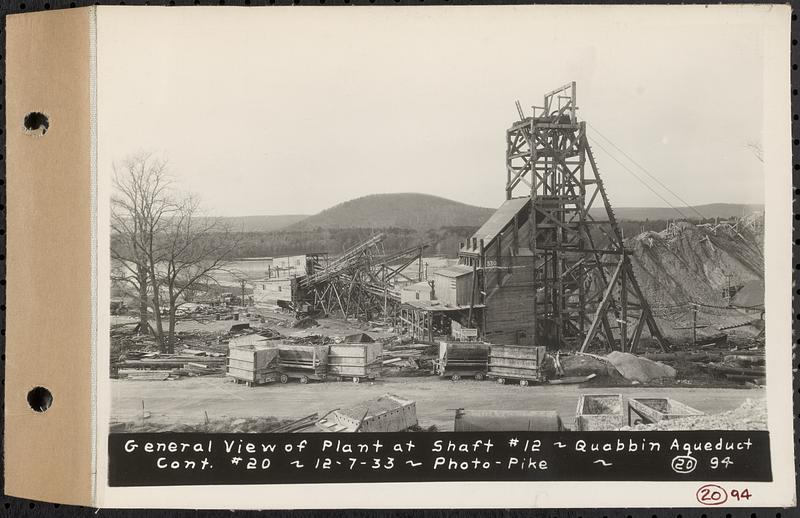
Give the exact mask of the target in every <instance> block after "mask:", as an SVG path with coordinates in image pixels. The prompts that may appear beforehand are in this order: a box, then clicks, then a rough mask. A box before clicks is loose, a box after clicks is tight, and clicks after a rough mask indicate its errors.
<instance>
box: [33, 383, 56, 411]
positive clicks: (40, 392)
mask: <svg viewBox="0 0 800 518" xmlns="http://www.w3.org/2000/svg"><path fill="white" fill-rule="evenodd" d="M52 404H53V394H51V393H50V391H49V390H47V389H46V388H44V387H34V388H32V389H31V390H30V391H28V405H30V407H31V409H32V410H34V411H36V412H46V411H47V409H48V408H50V406H51V405H52Z"/></svg>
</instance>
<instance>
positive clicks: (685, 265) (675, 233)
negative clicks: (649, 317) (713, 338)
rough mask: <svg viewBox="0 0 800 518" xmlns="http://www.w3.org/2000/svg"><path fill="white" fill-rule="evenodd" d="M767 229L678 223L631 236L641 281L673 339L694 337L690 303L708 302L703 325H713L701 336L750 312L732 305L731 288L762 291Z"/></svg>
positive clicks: (633, 258) (664, 329)
mask: <svg viewBox="0 0 800 518" xmlns="http://www.w3.org/2000/svg"><path fill="white" fill-rule="evenodd" d="M762 229H763V226H758V225H753V226H749V225H748V224H747V223H746V221H744V220H743V222H740V223H736V224H732V225H728V224H719V225H694V224H692V223H689V222H678V223H675V224H674V225H671V226H670V228H669V229H667V230H664V231H662V232H645V233H643V234H640V235H638V236H635V237H633V238H630V239H628V240H626V243H625V244H626V248H629V249H630V250H631V251H632V253H631V255H630V258H631V263H632V265H633V271H634V274H635V276H636V279H637V281H638V283H639V285H640V286H641V288H642V292H643V293H644V296H645V298H646V299H647V301H648V302H649V303H650V305H651V306H652V309H653V313H654V315H655V317H656V319H657V320H658V321H659V323H660V324H661V329H662V332H664V333H665V335H666V336H667V338H678V339H681V340H686V339H688V338H689V337H690V336H691V330H688V331H687V329H686V328H687V327H689V326H691V325H692V313H691V308H690V307H689V306H688V303H690V302H695V303H699V304H703V305H704V306H701V308H700V309H701V311H702V312H701V314H700V315H699V317H698V323H699V324H702V323H705V322H710V323H712V324H713V325H709V326H708V327H701V328H700V329H699V330H698V332H697V333H698V337H699V338H705V337H706V336H707V335H708V334H709V333H710V334H712V335H713V334H716V333H718V328H719V327H724V326H726V325H734V324H738V323H740V322H741V321H742V319H743V317H747V316H748V315H747V313H746V311H744V310H742V309H736V308H728V306H729V302H730V298H727V297H726V291H727V290H728V288H729V287H738V286H743V285H744V286H751V287H750V288H749V291H750V292H752V291H758V289H759V281H761V282H763V279H764V257H763V252H762V249H763V245H762V243H763V230H762ZM761 286H763V284H761ZM756 295H757V293H756V294H754V293H750V295H749V296H748V297H747V300H757V299H758V297H757V296H756ZM757 316H758V315H755V317H757ZM750 318H754V317H753V316H751V317H750ZM745 320H746V318H745ZM737 333H740V334H744V335H745V336H746V335H747V333H751V334H757V333H758V330H755V329H751V328H749V327H742V328H739V329H738V330H737Z"/></svg>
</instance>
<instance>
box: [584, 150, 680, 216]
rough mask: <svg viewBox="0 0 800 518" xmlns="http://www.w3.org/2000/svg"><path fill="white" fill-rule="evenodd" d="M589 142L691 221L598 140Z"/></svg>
mask: <svg viewBox="0 0 800 518" xmlns="http://www.w3.org/2000/svg"><path fill="white" fill-rule="evenodd" d="M589 140H591V141H592V143H593V144H594V145H596V146H597V147H599V148H600V149H602V150H603V151H604V152H605V153H606V154H607V155H608V156H609V157H610V158H611V159H612V160H614V161H615V162H616V163H618V164H619V165H620V166H622V167H623V168H624V169H625V170H626V171H628V172H629V173H630V174H631V175H632V176H633V177H634V178H636V179H637V180H639V182H641V184H642V185H644V186H645V187H647V188H648V189H650V192H652V193H653V194H655V195H656V196H658V197H659V198H661V201H663V202H664V203H666V204H667V205H669V206H670V207H671V208H672V209H673V210H674V211H675V212H677V213H678V214H680V215H681V217H683V218H686V219H689V217H688V216H687V215H686V214H684V213H683V211H681V210H680V209H679V208H678V207H676V206H675V205H673V204H671V203H670V202H669V201H667V200H666V198H664V197H663V196H661V195H660V194H659V193H658V192H657V191H656V190H655V189H653V188H652V187H650V184H648V183H647V182H645V181H644V180H642V178H640V177H639V175H637V174H636V173H634V172H633V170H631V169H630V168H629V167H628V166H626V165H625V164H623V163H622V162H620V161H619V159H617V157H615V156H614V155H612V154H611V152H609V151H608V150H607V149H606V148H604V147H603V146H602V145H601V144H600V143H599V142H598V141H597V140H596V139H594V138H592V137H589Z"/></svg>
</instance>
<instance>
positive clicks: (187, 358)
mask: <svg viewBox="0 0 800 518" xmlns="http://www.w3.org/2000/svg"><path fill="white" fill-rule="evenodd" d="M115 367H116V368H117V369H118V372H119V374H120V375H122V373H123V372H128V371H130V370H140V371H175V372H173V374H189V375H192V374H194V375H198V374H203V375H205V374H219V373H221V372H223V369H224V368H225V357H224V356H199V355H196V354H154V353H149V354H146V355H143V356H141V357H139V358H138V359H133V358H126V359H125V360H122V361H120V362H117V363H116V365H115ZM129 377H130V376H129Z"/></svg>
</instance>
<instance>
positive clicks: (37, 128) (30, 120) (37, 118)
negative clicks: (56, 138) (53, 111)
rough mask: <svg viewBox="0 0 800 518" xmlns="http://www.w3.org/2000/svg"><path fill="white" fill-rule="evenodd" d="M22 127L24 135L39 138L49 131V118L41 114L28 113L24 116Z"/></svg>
mask: <svg viewBox="0 0 800 518" xmlns="http://www.w3.org/2000/svg"><path fill="white" fill-rule="evenodd" d="M22 125H23V126H24V127H25V133H26V134H28V135H35V136H38V137H41V136H44V134H45V133H47V130H49V129H50V118H49V117H48V116H47V115H45V114H44V113H42V112H30V113H29V114H27V115H26V116H25V119H24V120H23V121H22Z"/></svg>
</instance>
